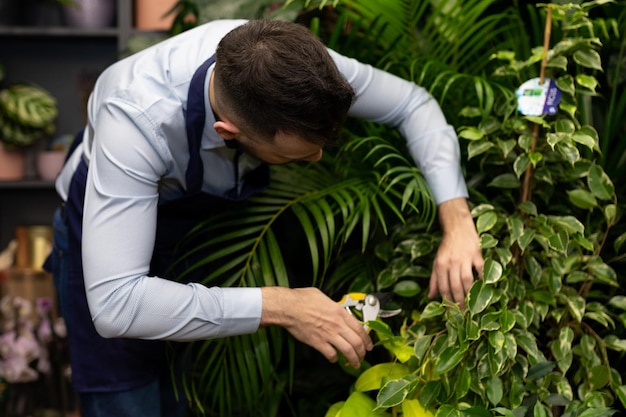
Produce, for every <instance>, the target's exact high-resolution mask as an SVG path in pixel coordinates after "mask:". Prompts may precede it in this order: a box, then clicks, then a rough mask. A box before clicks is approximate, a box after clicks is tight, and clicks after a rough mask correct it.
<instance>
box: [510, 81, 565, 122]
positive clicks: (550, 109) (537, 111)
mask: <svg viewBox="0 0 626 417" xmlns="http://www.w3.org/2000/svg"><path fill="white" fill-rule="evenodd" d="M516 95H517V109H518V110H519V112H520V113H522V114H523V115H525V116H543V115H545V114H548V115H550V116H552V115H555V114H556V112H557V111H558V108H557V105H558V104H559V101H561V90H559V88H558V87H557V86H556V82H555V81H554V80H552V79H550V78H546V79H544V83H543V84H539V78H532V79H530V80H528V81H526V82H525V83H524V84H522V85H521V86H520V87H519V88H518V89H517V92H516Z"/></svg>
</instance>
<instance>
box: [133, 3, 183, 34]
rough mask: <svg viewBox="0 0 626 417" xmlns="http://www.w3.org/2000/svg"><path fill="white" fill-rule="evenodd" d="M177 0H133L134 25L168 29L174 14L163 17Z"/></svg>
mask: <svg viewBox="0 0 626 417" xmlns="http://www.w3.org/2000/svg"><path fill="white" fill-rule="evenodd" d="M176 1H177V0H135V27H136V28H137V29H145V30H168V29H169V28H170V27H171V26H172V22H173V21H174V14H173V13H172V14H171V15H168V16H167V17H163V16H164V15H165V14H166V13H167V12H169V11H170V9H171V8H172V7H174V5H175V4H176Z"/></svg>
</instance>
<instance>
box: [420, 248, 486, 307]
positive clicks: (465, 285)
mask: <svg viewBox="0 0 626 417" xmlns="http://www.w3.org/2000/svg"><path fill="white" fill-rule="evenodd" d="M473 265H475V267H476V270H477V271H478V274H479V276H482V257H481V258H480V262H478V261H475V262H474V263H473V264H472V263H469V262H464V263H460V262H455V261H453V260H442V259H441V258H440V257H438V258H437V259H436V260H435V263H434V264H433V271H432V274H431V277H430V287H429V292H428V297H429V298H431V299H432V298H434V297H436V296H437V294H439V295H441V297H442V298H444V299H446V300H448V301H452V302H454V303H456V304H458V305H459V307H460V308H461V310H464V309H465V296H466V295H467V293H468V292H469V290H470V288H471V287H472V284H473V283H474V274H473V271H474V267H473ZM479 267H480V269H478V268H479Z"/></svg>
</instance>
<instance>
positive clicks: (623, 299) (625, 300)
mask: <svg viewBox="0 0 626 417" xmlns="http://www.w3.org/2000/svg"><path fill="white" fill-rule="evenodd" d="M609 305H610V306H612V307H615V308H619V309H620V310H626V296H624V295H616V296H613V297H611V299H610V300H609Z"/></svg>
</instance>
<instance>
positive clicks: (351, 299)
mask: <svg viewBox="0 0 626 417" xmlns="http://www.w3.org/2000/svg"><path fill="white" fill-rule="evenodd" d="M392 297H393V294H391V293H372V294H366V293H363V292H351V293H348V294H345V295H344V296H343V297H342V298H341V300H339V301H338V304H339V305H340V306H342V307H344V308H345V309H346V310H348V311H349V312H350V314H352V315H354V310H357V311H360V312H361V313H362V316H363V317H362V321H363V323H367V322H368V321H372V320H376V319H377V318H378V317H380V318H386V317H393V316H395V315H397V314H400V312H401V311H402V309H401V308H396V309H391V310H387V309H384V308H382V305H383V304H386V303H387V302H389V301H390V300H391V298H392ZM363 327H364V328H365V330H368V331H369V328H368V327H367V324H363Z"/></svg>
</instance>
